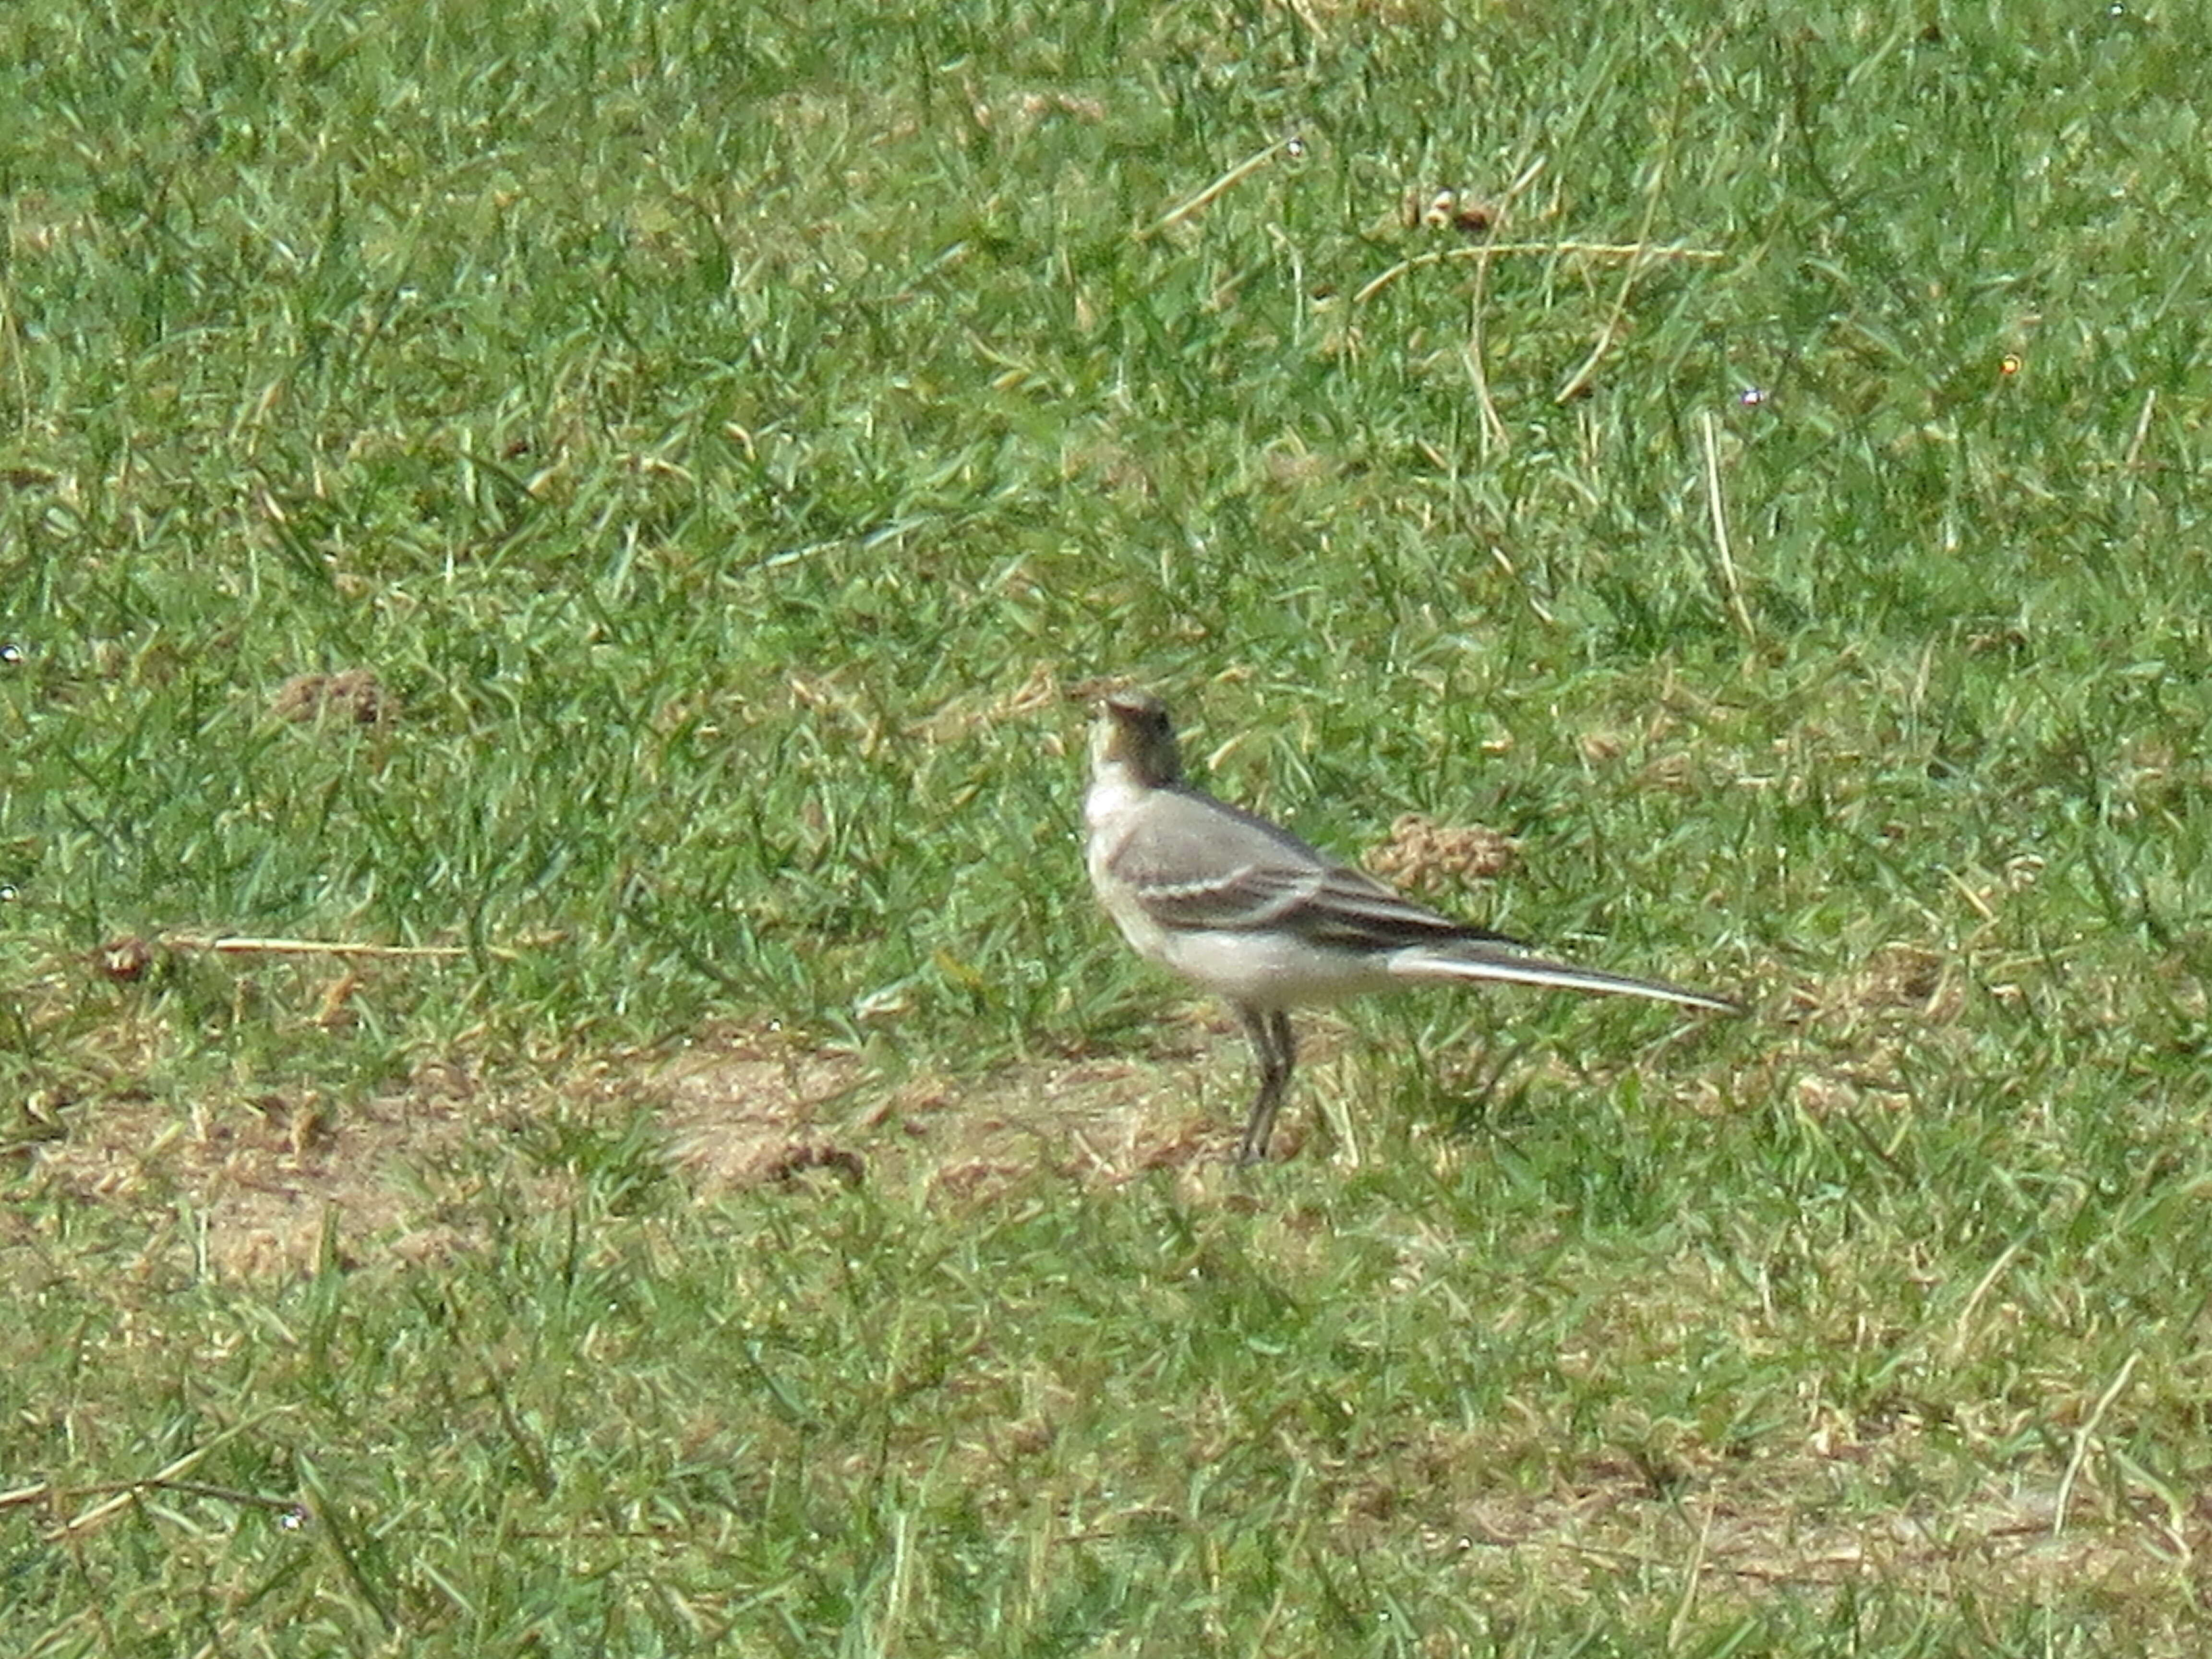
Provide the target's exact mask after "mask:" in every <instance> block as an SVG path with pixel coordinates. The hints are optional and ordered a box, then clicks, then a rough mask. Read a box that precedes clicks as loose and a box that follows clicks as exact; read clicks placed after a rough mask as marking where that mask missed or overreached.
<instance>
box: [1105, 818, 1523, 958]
mask: <svg viewBox="0 0 2212 1659" xmlns="http://www.w3.org/2000/svg"><path fill="white" fill-rule="evenodd" d="M1143 811H1144V816H1143V817H1141V818H1140V819H1139V822H1138V823H1136V825H1135V826H1134V827H1133V829H1132V831H1131V833H1130V834H1129V835H1128V836H1127V838H1126V839H1125V840H1124V841H1123V842H1122V843H1121V847H1120V848H1118V849H1117V850H1116V852H1115V854H1114V856H1113V858H1112V859H1111V860H1110V861H1109V870H1110V872H1111V873H1112V874H1113V875H1114V876H1115V878H1117V879H1118V880H1120V881H1121V883H1122V884H1124V885H1126V886H1127V889H1128V890H1129V891H1130V894H1131V895H1132V896H1133V897H1134V898H1135V900H1136V901H1137V902H1138V904H1139V906H1141V907H1142V908H1143V909H1144V911H1145V914H1146V915H1148V916H1150V917H1151V918H1152V920H1153V921H1156V922H1158V924H1159V925H1160V926H1161V927H1167V928H1170V929H1174V930H1177V931H1199V930H1219V931H1223V932H1230V933H1244V932H1253V931H1257V930H1261V929H1267V930H1269V931H1273V932H1279V933H1286V934H1289V935H1291V936H1292V937H1294V938H1297V939H1302V940H1304V942H1306V943H1308V944H1310V945H1316V946H1320V947H1323V948H1334V949H1338V950H1346V951H1395V950H1399V949H1401V948H1403V947H1404V946H1406V945H1440V944H1443V943H1445V942H1447V941H1453V940H1462V941H1477V940H1484V941H1489V942H1492V943H1496V944H1499V945H1519V944H1520V941H1519V940H1517V939H1508V938H1507V937H1506V936H1505V935H1504V934H1502V933H1490V932H1488V931H1487V930H1486V929H1483V928H1480V927H1468V926H1467V925H1466V924H1465V923H1462V922H1457V921H1453V920H1452V919H1451V918H1450V917H1449V916H1444V915H1438V914H1437V912H1436V911H1434V910H1431V909H1430V908H1427V907H1426V906H1425V905H1419V904H1415V903H1413V902H1411V901H1409V900H1407V899H1404V898H1401V897H1400V896H1398V895H1397V894H1396V893H1394V892H1392V891H1391V890H1389V888H1388V887H1385V886H1384V885H1383V884H1382V883H1381V882H1379V881H1376V879H1375V878H1373V877H1371V876H1368V875H1365V874H1363V873H1362V872H1359V871H1358V870H1354V869H1352V868H1349V867H1348V866H1344V865H1340V864H1335V863H1332V862H1331V861H1329V860H1327V859H1324V858H1323V857H1322V855H1321V854H1318V853H1316V852H1315V851H1314V849H1313V848H1310V847H1308V846H1307V845H1306V844H1305V843H1304V842H1302V841H1299V840H1297V838H1296V837H1295V836H1291V835H1289V834H1288V833H1286V832H1285V831H1283V830H1280V829H1277V828H1275V826H1274V825H1273V824H1271V823H1267V822H1266V821H1265V820H1264V819H1260V818H1255V817H1251V816H1250V815H1249V814H1248V813H1244V812H1240V811H1237V809H1236V808H1234V807H1231V806H1228V805H1224V804H1223V803H1221V802H1219V801H1216V800H1214V799H1212V798H1211V797H1208V796H1202V795H1198V794H1195V793H1180V792H1176V793H1170V792H1168V791H1161V792H1159V793H1157V794H1154V795H1153V796H1152V797H1151V798H1150V799H1147V801H1146V804H1145V807H1144V809H1143Z"/></svg>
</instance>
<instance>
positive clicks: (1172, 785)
mask: <svg viewBox="0 0 2212 1659" xmlns="http://www.w3.org/2000/svg"><path fill="white" fill-rule="evenodd" d="M1083 816H1084V821H1085V824H1086V825H1087V826H1088V828H1089V831H1090V845H1089V849H1088V861H1089V863H1090V866H1091V885H1092V887H1094V888H1095V889H1097V893H1098V900H1099V902H1100V903H1102V904H1103V905H1104V906H1105V907H1106V913H1107V914H1108V915H1110V916H1112V917H1113V918H1114V921H1115V924H1116V925H1117V926H1118V927H1120V928H1121V935H1122V937H1123V938H1125V939H1127V940H1128V941H1129V943H1130V944H1131V945H1133V946H1135V947H1136V951H1137V954H1138V955H1139V956H1141V957H1146V959H1147V960H1149V961H1152V962H1157V963H1160V964H1161V965H1162V966H1163V967H1166V968H1170V969H1174V970H1175V971H1176V973H1178V974H1181V975H1182V976H1183V977H1184V978H1185V979H1187V980H1189V981H1191V982H1192V983H1194V984H1195V985H1197V986H1199V987H1200V988H1202V989H1204V990H1207V991H1211V992H1212V993H1213V994H1215V995H1216V996H1218V997H1220V998H1221V999H1222V1000H1224V1001H1225V1002H1227V1003H1228V1004H1229V1006H1231V1008H1234V1009H1235V1010H1236V1011H1237V1018H1238V1019H1240V1020H1242V1021H1243V1024H1244V1031H1245V1035H1247V1036H1249V1037H1250V1038H1251V1040H1252V1049H1253V1053H1254V1054H1255V1057H1256V1059H1257V1061H1258V1065H1259V1071H1260V1092H1259V1095H1258V1096H1257V1097H1256V1098H1255V1099H1254V1101H1253V1102H1252V1112H1251V1115H1250V1116H1249V1118H1248V1119H1247V1120H1246V1121H1245V1125H1244V1139H1243V1145H1242V1146H1240V1147H1239V1148H1238V1151H1237V1162H1238V1163H1240V1164H1253V1163H1256V1162H1258V1161H1259V1160H1260V1159H1261V1158H1264V1157H1265V1156H1266V1155H1267V1137H1268V1134H1269V1133H1270V1132H1271V1131H1272V1130H1273V1127H1274V1123H1275V1113H1276V1110H1277V1109H1279V1107H1280V1106H1281V1105H1282V1103H1283V1095H1284V1092H1285V1091H1286V1090H1287V1089H1288V1088H1289V1086H1290V1081H1291V1066H1292V1065H1293V1064H1294V1063H1295V1062H1296V1060H1297V1048H1296V1045H1295V1043H1294V1042H1293V1041H1292V1039H1291V1017H1290V1012H1289V1011H1290V1010H1291V1009H1292V1008H1295V1007H1298V1006H1302V1005H1308V1004H1313V1003H1328V1002H1340V1001H1342V1000H1344V999H1345V998H1346V997H1352V996H1358V995H1359V994H1363V993H1365V992H1370V991H1392V990H1404V989H1406V988H1407V987H1410V986H1415V985H1434V984H1439V983H1443V982H1445V981H1454V980H1503V981H1509V982H1510V983H1513V984H1516V985H1549V986H1557V987H1563V988H1565V989H1566V990H1571V991H1604V992H1612V993H1615V994H1620V995H1623V996H1632V997H1650V998H1651V999H1653V1000H1655V1001H1659V1002H1678V1003H1684V1004H1686V1005H1688V1006H1691V1007H1693V1008H1717V1009H1719V1010H1721V1011H1723V1012H1728V1013H1740V1012H1742V1010H1741V1006H1740V1005H1739V1004H1737V1003H1736V1002H1735V1001H1733V1000H1730V999H1729V998H1728V997H1723V996H1716V995H1714V994H1712V993H1711V992H1709V991H1692V990H1688V989H1686V988H1685V987H1682V986H1679V985H1668V984H1663V983H1662V982H1661V981H1658V980H1652V979H1632V978H1630V977H1628V976H1627V975H1625V974H1608V973H1605V972H1602V971H1601V970H1600V969H1595V968H1577V967H1574V966H1572V965H1571V964H1570V963H1564V962H1549V961H1547V960H1546V959H1545V958H1543V957H1540V956H1536V955H1534V954H1533V953H1532V952H1531V951H1530V950H1529V948H1528V946H1527V945H1523V944H1522V942H1521V941H1520V940H1518V939H1509V938H1508V937H1506V936H1505V935H1504V934H1503V933H1492V932H1490V931H1489V930H1488V929H1486V928H1482V927H1470V926H1468V924H1467V923H1465V922H1459V921H1453V920H1452V919H1451V918H1450V917H1449V916H1445V915H1438V914H1437V912H1436V911H1434V910H1431V909H1429V908H1427V907H1426V906H1425V905H1419V904H1415V903H1413V902H1411V901H1409V900H1407V899H1404V898H1401V897H1400V896H1398V895H1397V894H1396V893H1394V892H1392V891H1391V890H1389V888H1388V887H1385V886H1384V885H1383V884H1382V883H1381V882H1379V881H1376V879H1375V878H1373V877H1371V876H1368V875H1365V874H1363V873H1362V872H1359V871H1358V870H1354V869H1352V868H1349V867H1348V866H1345V865H1341V864H1339V863H1337V862H1336V861H1335V860H1333V859H1328V858H1325V857H1323V856H1322V854H1319V853H1317V852H1316V851H1315V850H1314V849H1313V848H1310V847H1309V846H1307V845H1306V844H1305V842H1302V841H1300V840H1299V839H1298V838H1297V836H1293V835H1291V833H1290V832H1289V831H1288V830H1286V829H1279V828H1278V827H1277V826H1276V825H1274V824H1272V823H1268V822H1267V820H1266V819H1265V818H1261V817H1255V816H1253V815H1252V814H1251V813H1249V812H1246V811H1240V810H1238V809H1237V807H1234V806H1231V805H1227V804H1226V803H1225V802H1222V801H1218V800H1216V799H1214V798H1213V797H1212V796H1211V795H1209V794H1206V793H1204V792H1203V791H1201V790H1199V789H1194V788H1193V787H1191V786H1190V785H1188V784H1187V783H1185V782H1184V781H1182V761H1181V760H1180V758H1179V757H1177V754H1176V738H1175V728H1174V726H1172V725H1171V724H1170V721H1169V720H1168V711H1167V705H1166V704H1164V703H1163V702H1161V701H1160V700H1159V699H1158V697H1156V696H1152V694H1151V693H1149V692H1146V691H1135V690H1130V691H1121V692H1116V693H1115V695H1114V696H1109V697H1108V698H1107V699H1106V700H1105V702H1103V703H1102V704H1101V705H1100V706H1099V710H1098V720H1097V725H1096V726H1094V727H1093V729H1092V732H1091V788H1090V792H1089V793H1088V794H1087V795H1086V796H1085V799H1084V803H1083Z"/></svg>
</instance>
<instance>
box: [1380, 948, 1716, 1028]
mask: <svg viewBox="0 0 2212 1659" xmlns="http://www.w3.org/2000/svg"><path fill="white" fill-rule="evenodd" d="M1390 971H1391V973H1392V974H1394V975H1401V976H1402V977H1404V978H1407V979H1419V980H1489V981H1497V982H1498V983H1502V984H1507V985H1540V986H1547V987H1551V988H1553V989H1555V990H1561V991H1589V992H1595V993H1599V994H1607V995H1612V996H1624V997H1649V998H1650V1000H1652V1001H1654V1002H1675V1003H1680V1004H1681V1005H1682V1006H1685V1007H1689V1008H1711V1009H1715V1010H1717V1011H1718V1012H1722V1013H1725V1014H1740V1013H1741V1012H1743V1005H1742V1004H1741V1003H1740V1002H1738V1001H1737V1000H1735V998H1733V997H1724V996H1722V995H1720V994H1718V993H1717V992H1713V991H1693V990H1692V989H1690V987H1687V986H1686V985H1669V984H1668V983H1667V982H1666V981H1664V980H1657V979H1636V978H1633V977H1632V976H1630V975H1626V974H1608V973H1607V972H1606V971H1605V970H1604V969H1601V968H1577V966H1575V965H1574V964H1573V963H1568V962H1553V961H1550V960H1549V959H1547V958H1546V957H1537V956H1523V955H1522V954H1520V953H1519V952H1517V951H1510V950H1506V949H1504V948H1502V947H1499V946H1496V945H1489V944H1480V945H1477V944H1462V945H1425V946H1415V947H1413V948H1412V949H1409V950H1404V951H1399V952H1398V953H1397V955H1395V957H1392V958H1391V959H1390Z"/></svg>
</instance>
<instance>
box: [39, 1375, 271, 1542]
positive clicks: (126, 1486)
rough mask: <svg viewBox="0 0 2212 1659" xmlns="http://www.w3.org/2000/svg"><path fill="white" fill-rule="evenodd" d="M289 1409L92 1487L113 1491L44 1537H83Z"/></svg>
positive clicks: (262, 1415) (249, 1421) (237, 1425)
mask: <svg viewBox="0 0 2212 1659" xmlns="http://www.w3.org/2000/svg"><path fill="white" fill-rule="evenodd" d="M290 1409H291V1408H290V1407H288V1406H279V1407H275V1408H274V1409H272V1410H270V1411H265V1412H262V1413H259V1414H258V1415H257V1416H254V1417H252V1418H249V1419H246V1421H245V1422H243V1423H234V1424H233V1425H231V1426H230V1427H229V1428H228V1429H225V1430H224V1431H222V1433H221V1434H218V1435H216V1436H215V1437H213V1438H211V1439H210V1440H207V1441H204V1442H203V1443H201V1444H199V1445H197V1446H195V1447H193V1448H192V1449H191V1450H190V1451H188V1452H186V1453H185V1455H183V1456H182V1457H179V1458H178V1459H177V1460H176V1462H173V1463H171V1464H170V1465H169V1466H168V1467H167V1468H164V1469H161V1470H160V1471H159V1472H158V1473H156V1474H149V1475H148V1476H147V1477H146V1478H145V1479H144V1480H131V1481H118V1482H117V1483H115V1485H114V1486H113V1487H112V1488H94V1490H95V1491H97V1490H112V1492H113V1494H114V1495H113V1496H112V1497H110V1498H106V1499H105V1500H103V1501H102V1502H100V1503H98V1504H94V1505H93V1507H92V1508H90V1509H88V1510H86V1511H85V1512H84V1513H83V1514H82V1515H80V1516H75V1517H73V1518H71V1519H70V1520H67V1521H64V1522H61V1523H60V1524H59V1525H58V1526H56V1527H53V1528H50V1529H49V1530H48V1531H47V1533H46V1542H47V1543H50V1544H52V1543H58V1542H59V1541H61V1540H63V1539H64V1538H81V1537H82V1536H83V1535H84V1534H86V1533H88V1532H89V1531H91V1530H92V1529H93V1528H95V1527H97V1526H100V1525H101V1524H103V1523H104V1522H107V1521H109V1520H111V1519H112V1518H113V1517H114V1516H118V1515H119V1514H121V1513H122V1512H123V1511H124V1510H126V1509H129V1508H130V1507H131V1504H134V1503H136V1502H137V1499H138V1495H139V1494H140V1493H141V1492H147V1491H150V1490H154V1489H156V1488H163V1487H174V1486H178V1485H179V1483H180V1482H181V1481H182V1480H183V1477H184V1476H185V1474H188V1473H189V1472H190V1471H191V1469H192V1468H194V1467H195V1466H196V1465H197V1464H198V1463H199V1462H200V1461H201V1460H202V1459H203V1458H204V1457H206V1456H207V1455H208V1454H209V1453H210V1452H212V1451H214V1450H216V1449H217V1448H218V1447H221V1446H222V1445H224V1444H225V1443H228V1442H229V1441H232V1440H235V1439H236V1438H238V1437H239V1436H240V1435H242V1434H246V1433H247V1432H249V1431H252V1430H254V1429H257V1428H258V1427H260V1426H261V1425H262V1424H264V1423H265V1422H267V1421H268V1420H269V1419H270V1418H272V1417H276V1416H279V1415H283V1414H284V1413H289V1411H290ZM40 1490H49V1491H50V1490H51V1489H39V1488H31V1487H25V1488H23V1489H22V1491H21V1492H10V1493H9V1494H8V1497H9V1498H10V1499H22V1500H23V1501H26V1502H27V1501H31V1500H30V1499H28V1498H26V1497H25V1494H26V1493H27V1492H33V1491H40ZM52 1496H54V1497H55V1498H59V1497H60V1496H61V1494H60V1493H58V1492H55V1493H53V1494H52ZM255 1501H259V1500H255Z"/></svg>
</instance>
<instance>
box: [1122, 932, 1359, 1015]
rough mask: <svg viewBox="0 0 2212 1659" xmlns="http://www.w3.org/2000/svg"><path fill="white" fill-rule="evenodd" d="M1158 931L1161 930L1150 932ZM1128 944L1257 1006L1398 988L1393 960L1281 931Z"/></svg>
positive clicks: (1189, 936)
mask: <svg viewBox="0 0 2212 1659" xmlns="http://www.w3.org/2000/svg"><path fill="white" fill-rule="evenodd" d="M1152 931H1153V932H1154V933H1155V934H1159V930H1158V929H1154V930H1152ZM1122 932H1123V933H1128V934H1129V942H1130V943H1131V944H1132V945H1136V947H1137V949H1138V950H1139V951H1141V952H1143V954H1145V955H1146V956H1148V957H1152V960H1153V961H1155V962H1157V963H1160V964H1162V965H1163V966H1164V967H1167V968H1170V969H1173V970H1174V971H1175V972H1176V973H1178V974H1181V975H1182V976H1183V977H1184V978H1185V979H1188V980H1189V981H1191V982H1192V983H1193V984H1194V985H1197V986H1200V987H1203V988H1204V989H1206V990H1208V991H1211V992H1212V993H1213V994H1214V995H1216V996H1218V997H1223V998H1225V999H1227V1000H1229V1001H1231V1002H1237V1003H1243V1004H1244V1005H1246V1006H1249V1007H1255V1008H1295V1007H1298V1006H1302V1005H1304V1004H1309V1003H1328V1002H1338V1001H1341V1000H1343V999H1344V998H1346V997H1352V996H1358V995H1360V994H1363V993H1365V992H1369V991H1387V990H1390V989H1393V988H1395V987H1397V985H1398V981H1396V980H1395V979H1394V978H1393V977H1392V975H1391V973H1390V971H1389V958H1388V957H1375V956H1370V955H1364V954H1358V953H1354V952H1352V951H1331V950H1326V949H1320V948H1316V946H1314V945H1309V944H1305V943H1304V942H1303V941H1301V940H1299V939H1296V938H1294V937H1292V936H1291V935H1288V934H1283V933H1267V932H1265V931H1261V932H1257V933H1227V932H1207V931H1202V930H1201V931H1194V932H1190V933H1167V934H1164V935H1159V936H1158V937H1157V938H1156V939H1154V940H1152V942H1151V943H1150V944H1149V945H1148V944H1147V943H1146V942H1143V941H1140V940H1139V939H1137V938H1136V936H1135V935H1134V934H1133V933H1129V930H1128V928H1127V927H1123V929H1122Z"/></svg>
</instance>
